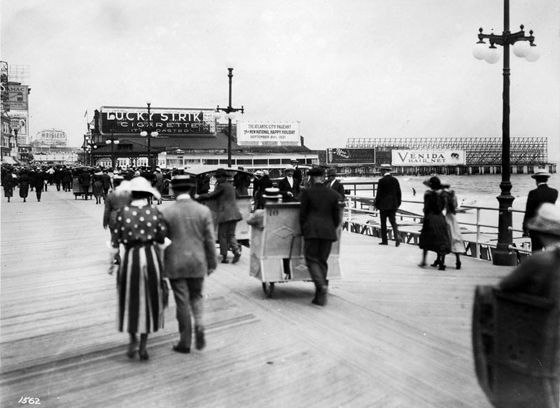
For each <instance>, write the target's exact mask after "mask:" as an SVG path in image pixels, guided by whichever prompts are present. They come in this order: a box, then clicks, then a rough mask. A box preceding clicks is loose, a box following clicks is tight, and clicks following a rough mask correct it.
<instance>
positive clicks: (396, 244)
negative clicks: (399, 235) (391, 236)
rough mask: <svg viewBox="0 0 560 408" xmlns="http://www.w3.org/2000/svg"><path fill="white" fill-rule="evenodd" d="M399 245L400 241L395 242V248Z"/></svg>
mask: <svg viewBox="0 0 560 408" xmlns="http://www.w3.org/2000/svg"><path fill="white" fill-rule="evenodd" d="M400 244H401V240H400V239H397V241H396V242H395V246H396V247H398V246H399V245H400Z"/></svg>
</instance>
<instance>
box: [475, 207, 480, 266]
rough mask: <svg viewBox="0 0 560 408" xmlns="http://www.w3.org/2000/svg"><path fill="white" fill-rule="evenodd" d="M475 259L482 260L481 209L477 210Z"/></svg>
mask: <svg viewBox="0 0 560 408" xmlns="http://www.w3.org/2000/svg"><path fill="white" fill-rule="evenodd" d="M474 257H475V258H476V259H480V208H477V209H476V245H475V246H474Z"/></svg>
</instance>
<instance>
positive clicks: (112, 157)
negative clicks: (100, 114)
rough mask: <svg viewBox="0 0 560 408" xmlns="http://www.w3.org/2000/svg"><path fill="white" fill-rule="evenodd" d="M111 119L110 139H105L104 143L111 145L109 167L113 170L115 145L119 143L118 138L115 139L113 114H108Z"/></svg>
mask: <svg viewBox="0 0 560 408" xmlns="http://www.w3.org/2000/svg"><path fill="white" fill-rule="evenodd" d="M108 119H109V120H110V121H111V139H110V140H106V141H105V143H107V144H110V145H111V167H112V168H113V171H114V170H115V145H116V144H119V140H115V127H114V126H115V119H116V118H115V115H109V118H108Z"/></svg>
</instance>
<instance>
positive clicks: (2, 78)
mask: <svg viewBox="0 0 560 408" xmlns="http://www.w3.org/2000/svg"><path fill="white" fill-rule="evenodd" d="M0 90H1V91H2V92H1V94H0V95H1V98H2V101H1V103H2V110H3V111H5V112H7V111H9V110H10V93H9V92H8V63H7V62H5V61H0Z"/></svg>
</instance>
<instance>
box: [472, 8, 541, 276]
mask: <svg viewBox="0 0 560 408" xmlns="http://www.w3.org/2000/svg"><path fill="white" fill-rule="evenodd" d="M529 34H530V35H529V36H525V31H523V26H521V30H520V31H518V32H516V33H512V32H510V31H509V0H504V32H503V33H502V35H496V34H494V33H491V34H483V33H482V28H481V29H480V30H479V34H478V42H477V43H476V45H475V47H474V49H473V55H474V57H475V58H476V59H479V60H482V59H484V60H486V62H488V63H489V64H495V63H496V62H498V61H499V59H500V54H499V53H498V50H497V48H496V46H495V45H496V44H498V45H501V46H502V47H503V48H504V68H503V93H502V100H503V107H502V111H503V114H502V182H501V183H500V190H501V192H500V195H499V196H498V197H497V199H498V202H499V218H498V244H497V248H496V251H495V252H494V256H493V263H494V265H516V264H517V255H516V253H515V252H513V251H512V250H511V249H510V247H511V245H512V243H513V237H512V214H511V204H512V203H513V200H514V197H513V196H512V195H511V181H510V173H511V168H510V137H509V113H510V104H509V87H510V81H509V77H510V66H509V47H510V45H512V46H513V53H514V54H515V55H516V56H518V57H521V58H525V59H526V60H527V61H529V62H534V61H536V60H537V59H538V58H539V52H538V50H537V47H536V45H535V44H534V40H535V38H534V37H533V30H531V31H529ZM484 39H488V40H489V42H490V47H489V48H487V47H486V43H485V42H484Z"/></svg>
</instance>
